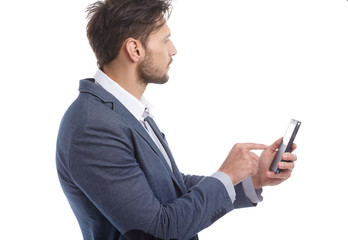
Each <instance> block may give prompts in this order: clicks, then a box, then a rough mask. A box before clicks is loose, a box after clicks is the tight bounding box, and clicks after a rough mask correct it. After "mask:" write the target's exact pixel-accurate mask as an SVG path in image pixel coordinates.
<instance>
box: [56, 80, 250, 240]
mask: <svg viewBox="0 0 348 240" xmlns="http://www.w3.org/2000/svg"><path fill="white" fill-rule="evenodd" d="M79 91H80V94H79V96H78V98H77V99H76V100H75V101H74V103H73V104H72V105H71V106H70V107H69V109H68V110H67V112H66V113H65V115H64V117H63V119H62V122H61V125H60V130H59V134H58V140H57V153H56V163H57V170H58V176H59V180H60V183H61V186H62V188H63V191H64V193H65V195H66V197H67V198H68V201H69V204H70V206H71V208H72V210H73V212H74V214H75V215H76V218H77V220H78V223H79V225H80V227H81V230H82V234H83V237H84V239H101V240H107V239H137V240H138V239H198V238H197V235H196V234H197V233H198V232H199V231H200V230H202V229H204V228H206V227H208V226H209V225H211V224H212V223H213V222H215V221H216V220H217V219H219V218H220V217H222V216H223V215H224V214H226V213H227V212H229V211H231V210H233V209H234V208H240V207H248V206H253V204H252V203H251V202H250V201H249V200H248V199H247V198H246V196H245V194H244V192H243V188H242V186H241V185H237V186H236V194H237V195H236V196H237V198H236V201H235V202H234V204H232V202H231V200H230V198H229V196H228V193H227V191H226V189H225V186H224V185H223V184H222V183H221V182H220V181H219V180H217V179H215V178H212V177H201V176H190V175H183V174H181V173H180V172H179V170H178V168H177V166H176V164H175V161H174V159H173V156H172V154H171V152H170V150H169V148H168V145H167V143H166V141H165V139H164V136H163V134H162V133H160V131H159V129H158V128H157V126H156V125H155V123H154V122H153V121H152V120H150V121H151V124H152V125H153V128H154V130H155V133H156V134H158V136H159V138H160V140H161V141H162V144H164V147H165V149H166V151H167V153H168V156H169V158H170V160H171V163H172V167H173V171H171V170H170V168H169V167H168V164H167V163H166V161H165V159H164V158H163V156H162V154H161V152H160V150H159V149H158V148H157V146H156V144H155V143H154V142H153V141H152V139H151V137H150V136H149V135H148V133H147V132H146V130H145V129H144V127H143V126H142V125H141V124H140V123H139V122H138V120H137V119H135V117H134V116H133V115H132V114H131V113H130V112H129V111H128V110H127V109H126V108H125V107H124V106H123V105H122V104H121V103H120V102H119V101H118V100H117V99H116V98H115V97H113V96H112V95H111V94H110V93H108V92H107V91H105V90H104V89H103V88H102V87H101V86H99V85H97V84H95V83H94V80H93V79H86V80H81V81H80V88H79Z"/></svg>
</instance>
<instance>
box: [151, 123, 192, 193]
mask: <svg viewBox="0 0 348 240" xmlns="http://www.w3.org/2000/svg"><path fill="white" fill-rule="evenodd" d="M147 119H148V122H149V124H150V126H151V127H152V129H153V131H154V132H155V134H156V136H157V138H158V139H159V140H160V142H161V144H162V145H163V147H164V149H165V150H166V152H167V154H168V157H169V159H170V162H171V164H172V168H173V172H172V171H170V172H171V173H173V174H174V176H172V177H173V180H174V181H175V182H176V184H177V185H178V186H179V188H180V190H181V192H182V194H184V193H186V186H185V184H184V180H183V178H182V175H181V173H180V171H179V169H178V167H177V165H176V163H175V161H174V157H173V155H172V152H171V151H170V149H169V146H168V143H167V141H166V140H165V139H164V136H163V133H162V132H161V131H160V130H159V128H158V126H157V124H156V123H155V121H154V120H153V119H152V118H151V117H148V118H147ZM167 166H168V164H167ZM168 169H169V166H168Z"/></svg>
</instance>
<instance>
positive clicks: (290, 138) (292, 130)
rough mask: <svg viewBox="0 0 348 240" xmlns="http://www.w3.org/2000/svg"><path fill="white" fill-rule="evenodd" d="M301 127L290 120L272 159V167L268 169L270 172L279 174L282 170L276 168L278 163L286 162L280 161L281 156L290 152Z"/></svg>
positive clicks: (293, 120) (297, 122) (295, 121)
mask: <svg viewBox="0 0 348 240" xmlns="http://www.w3.org/2000/svg"><path fill="white" fill-rule="evenodd" d="M300 126H301V122H300V121H297V120H295V119H291V121H290V124H289V126H288V128H287V130H286V132H285V135H284V137H283V141H282V143H281V144H280V146H279V148H278V151H277V154H276V156H275V157H274V159H273V162H272V165H271V167H270V170H271V171H273V172H275V173H280V172H281V171H282V170H281V169H279V168H278V163H279V162H286V161H285V160H283V159H282V154H283V153H285V152H290V151H291V148H292V143H293V142H294V140H295V137H296V134H297V132H298V129H299V128H300Z"/></svg>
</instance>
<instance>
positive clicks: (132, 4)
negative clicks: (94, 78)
mask: <svg viewBox="0 0 348 240" xmlns="http://www.w3.org/2000/svg"><path fill="white" fill-rule="evenodd" d="M170 10H171V1H170V0H105V1H98V2H96V3H94V4H92V5H90V6H89V8H88V10H87V11H88V19H89V22H88V25H87V37H88V39H89V43H90V45H91V47H92V49H93V51H94V53H95V55H96V58H97V61H98V66H99V68H100V69H103V67H104V66H105V65H107V64H109V63H111V61H113V60H114V59H115V58H116V57H117V56H118V54H119V52H120V49H121V47H122V45H123V44H124V42H125V40H126V39H128V38H134V39H136V40H138V41H140V42H141V44H142V46H143V47H144V48H147V44H148V40H149V36H150V35H151V34H152V33H155V32H156V31H158V30H160V29H161V28H162V27H163V26H164V25H166V21H165V17H166V16H167V17H169V15H170ZM149 58H151V56H147V59H146V60H147V62H148V63H150V62H151V59H149ZM142 65H143V66H139V69H138V72H139V73H143V72H144V71H145V72H146V68H148V66H149V64H145V62H144V63H142ZM144 65H147V66H144Z"/></svg>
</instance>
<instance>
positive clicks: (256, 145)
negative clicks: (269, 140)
mask: <svg viewBox="0 0 348 240" xmlns="http://www.w3.org/2000/svg"><path fill="white" fill-rule="evenodd" d="M243 146H244V147H245V148H246V149H248V150H264V149H267V148H268V145H265V144H260V143H243Z"/></svg>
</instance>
